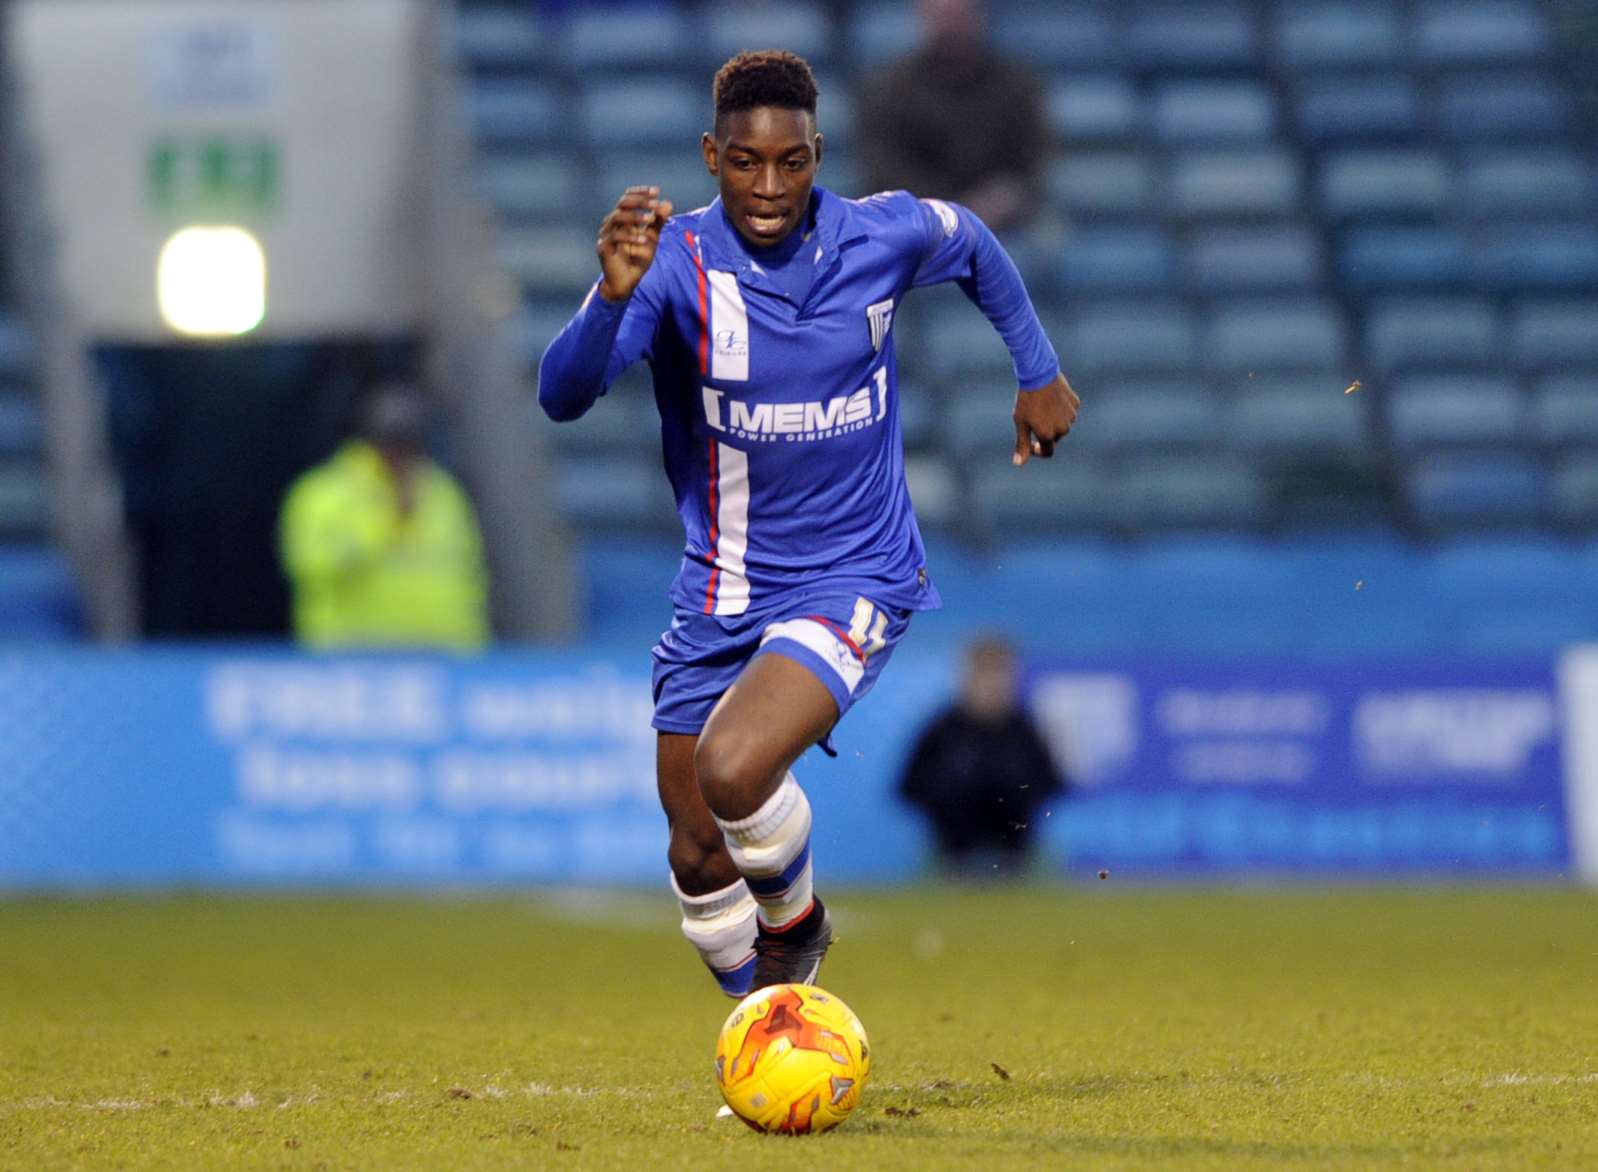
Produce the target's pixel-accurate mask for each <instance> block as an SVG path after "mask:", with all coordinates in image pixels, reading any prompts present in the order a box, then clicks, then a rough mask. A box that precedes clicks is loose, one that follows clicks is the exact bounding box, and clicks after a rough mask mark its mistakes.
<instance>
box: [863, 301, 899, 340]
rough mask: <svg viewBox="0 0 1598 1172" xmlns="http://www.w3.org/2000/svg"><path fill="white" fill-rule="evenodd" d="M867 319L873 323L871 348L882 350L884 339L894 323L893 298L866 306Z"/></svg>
mask: <svg viewBox="0 0 1598 1172" xmlns="http://www.w3.org/2000/svg"><path fill="white" fill-rule="evenodd" d="M866 321H868V322H870V323H871V348H872V349H873V350H881V349H882V342H883V339H885V338H886V337H887V336H888V329H889V327H890V326H892V325H893V298H892V297H890V298H888V299H887V300H886V301H879V302H877V303H876V304H875V305H868V306H866Z"/></svg>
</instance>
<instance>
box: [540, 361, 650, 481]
mask: <svg viewBox="0 0 1598 1172" xmlns="http://www.w3.org/2000/svg"><path fill="white" fill-rule="evenodd" d="M533 410H534V411H535V412H537V413H538V414H535V416H534V419H535V421H536V420H538V418H539V415H541V414H542V412H541V411H539V409H538V408H537V407H536V406H535V407H534V408H533ZM539 426H544V424H543V423H542V422H539ZM550 432H551V437H552V442H553V444H554V447H555V449H556V450H557V451H559V452H561V453H563V454H568V455H573V456H583V457H587V456H588V455H590V454H593V453H596V452H597V453H611V454H618V455H624V454H628V453H631V454H632V455H634V456H635V457H636V458H638V459H642V460H645V461H648V462H654V459H655V457H656V456H657V454H658V453H659V451H660V415H659V413H658V411H657V410H656V408H655V396H654V391H653V389H652V386H651V384H650V380H649V368H648V367H647V366H645V365H644V364H643V363H635V364H634V365H633V366H632V367H631V368H630V369H628V370H626V371H625V372H623V374H622V376H621V377H620V378H619V379H617V380H616V382H615V383H614V384H613V385H612V386H611V388H610V390H609V391H607V392H606V393H605V395H604V396H603V397H602V398H601V399H600V400H599V402H597V403H595V404H594V405H593V407H591V408H589V410H588V413H587V414H585V415H584V416H583V417H582V418H581V419H577V420H569V421H567V422H565V423H562V424H561V425H560V426H559V427H550Z"/></svg>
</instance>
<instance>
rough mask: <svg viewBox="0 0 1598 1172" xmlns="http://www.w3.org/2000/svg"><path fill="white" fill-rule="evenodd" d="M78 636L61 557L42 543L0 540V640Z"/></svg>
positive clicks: (69, 576)
mask: <svg viewBox="0 0 1598 1172" xmlns="http://www.w3.org/2000/svg"><path fill="white" fill-rule="evenodd" d="M82 634H83V610H82V604H81V602H80V600H79V597H78V587H77V582H76V580H75V578H74V576H73V573H72V569H71V567H70V566H68V565H67V563H66V560H65V559H64V558H62V557H61V555H60V554H58V553H57V552H56V551H55V550H53V549H50V548H49V547H47V546H43V545H34V544H0V641H4V642H17V641H24V640H25V641H30V642H32V641H41V640H66V639H75V638H78V637H80V636H81V635H82Z"/></svg>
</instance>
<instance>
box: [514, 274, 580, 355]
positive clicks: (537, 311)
mask: <svg viewBox="0 0 1598 1172" xmlns="http://www.w3.org/2000/svg"><path fill="white" fill-rule="evenodd" d="M593 279H594V280H596V281H597V280H598V279H599V273H598V272H597V271H596V272H595V273H594V277H593ZM579 304H580V300H574V299H571V298H555V297H551V298H545V299H540V300H535V301H528V302H525V303H524V304H523V305H522V308H521V311H520V312H519V313H518V314H517V316H516V335H517V337H518V338H519V339H520V344H521V351H522V353H523V354H525V355H526V356H527V367H528V369H529V370H532V371H535V372H536V371H537V370H538V363H539V360H540V359H541V358H542V357H543V355H544V348H545V347H546V346H548V345H549V344H550V342H552V341H553V340H554V338H555V335H556V334H558V333H560V332H561V330H563V329H565V328H566V323H567V322H569V321H570V320H571V319H572V315H574V314H575V313H576V312H577V307H578V305H579Z"/></svg>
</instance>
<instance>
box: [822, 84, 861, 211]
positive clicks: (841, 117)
mask: <svg viewBox="0 0 1598 1172" xmlns="http://www.w3.org/2000/svg"><path fill="white" fill-rule="evenodd" d="M816 88H817V90H819V91H820V96H819V97H818V98H817V99H816V128H817V129H818V130H820V131H821V133H822V134H823V135H824V136H825V138H826V140H827V141H826V146H827V156H826V165H827V168H828V170H830V169H831V168H832V166H833V165H834V164H835V163H837V162H839V154H838V152H839V148H842V149H844V150H845V151H849V152H851V153H852V150H853V144H854V141H855V134H856V132H857V131H858V130H859V121H860V119H859V112H858V109H857V108H856V105H855V94H854V90H853V89H852V88H851V87H850V86H849V84H848V82H846V81H845V80H844V79H843V78H842V77H834V76H832V75H830V74H819V75H817V77H816ZM824 183H825V184H826V186H828V187H831V186H832V184H831V176H830V175H828V176H827V177H826V179H825V180H824Z"/></svg>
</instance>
